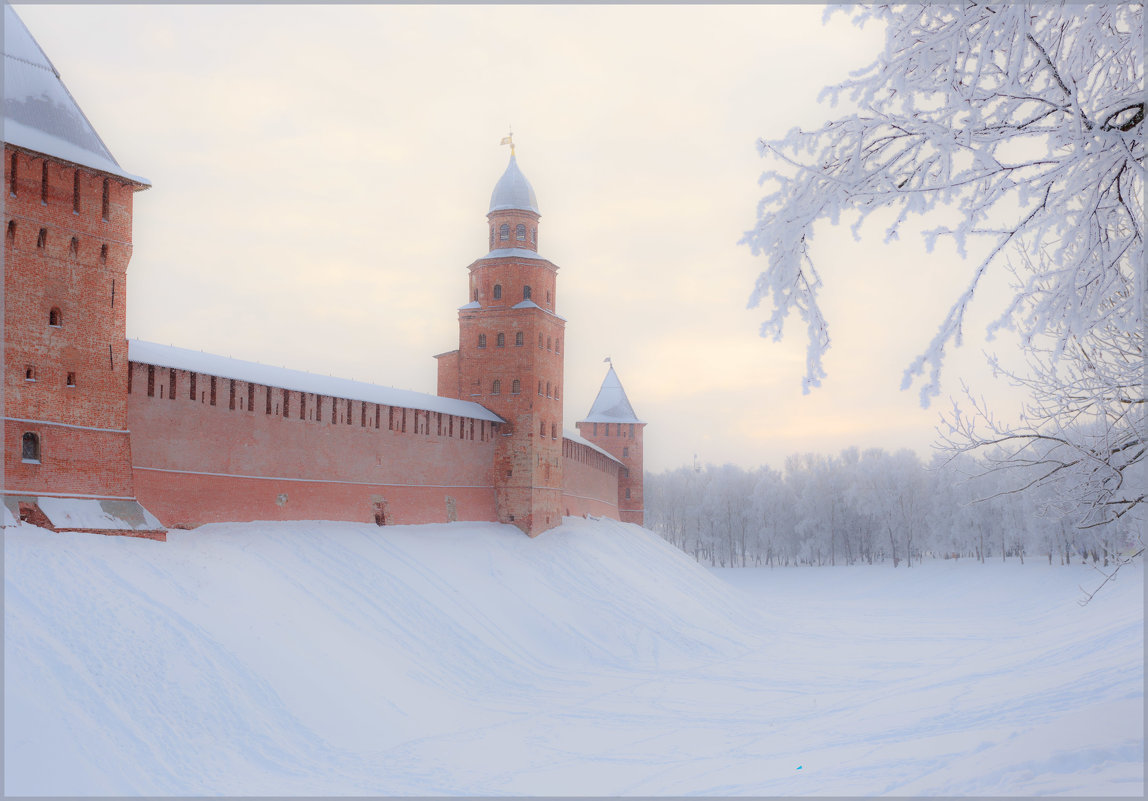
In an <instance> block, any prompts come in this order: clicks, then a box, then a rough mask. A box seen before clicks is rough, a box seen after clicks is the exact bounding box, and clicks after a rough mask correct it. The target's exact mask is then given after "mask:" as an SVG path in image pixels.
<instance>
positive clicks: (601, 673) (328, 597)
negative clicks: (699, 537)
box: [5, 519, 750, 795]
mask: <svg viewBox="0 0 1148 801" xmlns="http://www.w3.org/2000/svg"><path fill="white" fill-rule="evenodd" d="M5 538H6V542H5V599H6V624H7V625H6V642H5V647H6V660H7V675H6V681H7V686H6V701H7V707H6V724H7V738H6V764H7V766H8V770H7V775H8V778H7V786H6V791H7V792H8V793H10V794H11V793H16V794H24V793H27V794H37V793H55V794H61V795H63V794H71V793H79V794H83V793H112V794H119V793H124V794H133V793H144V794H168V793H186V792H207V793H213V792H231V793H243V792H248V791H255V790H258V792H259V793H260V794H263V793H271V794H279V793H288V792H293V793H297V792H300V791H301V790H300V788H311V791H313V792H317V793H323V792H329V791H330V789H331V787H332V783H333V785H334V786H335V787H337V788H339V789H341V790H344V791H347V792H360V791H364V790H372V789H375V790H378V789H381V790H382V791H384V792H394V791H396V790H403V789H407V790H412V791H419V790H422V791H426V792H431V791H433V789H434V788H435V787H436V786H437V785H435V783H434V781H433V780H432V781H431V783H430V784H429V785H428V784H426V783H425V782H426V780H427V777H424V776H417V777H412V776H404V777H394V778H395V779H397V780H398V781H397V783H396V782H395V781H394V780H393V779H392V780H385V781H382V787H381V788H380V787H379V786H378V785H372V786H370V787H363V788H359V787H358V786H357V784H356V782H355V780H347V782H349V784H350V786H348V783H345V782H342V781H340V780H339V779H337V778H333V777H334V776H337V775H338V773H339V768H338V766H339V765H340V763H341V760H343V759H345V758H346V755H345V754H343V749H354V750H355V751H369V752H385V751H386V750H387V749H390V748H393V747H395V746H396V745H398V744H400V743H404V742H408V741H411V740H417V739H419V738H424V737H428V736H432V735H436V734H440V733H441V732H443V731H454V730H457V729H460V728H462V729H470V728H473V727H478V726H482V725H484V724H486V723H489V716H490V714H491V711H492V709H493V710H505V711H506V713H507V714H509V715H510V716H511V717H517V716H521V715H523V714H524V711H525V710H529V709H530V708H531V707H534V706H536V705H538V704H547V705H553V704H558V705H561V704H562V702H563V701H562V694H563V691H564V689H566V688H569V689H577V690H578V691H579V694H582V693H584V691H585V690H586V688H587V687H588V686H591V684H590V683H591V678H592V681H593V682H596V683H598V684H600V685H601V687H602V689H603V691H608V690H610V689H612V688H613V684H612V681H613V679H612V678H611V677H612V675H613V674H614V673H616V674H617V675H618V676H620V677H625V676H631V675H632V672H633V671H634V670H639V671H652V672H653V671H656V672H662V671H673V670H674V669H677V668H682V667H685V666H688V665H690V664H697V663H698V662H699V661H705V660H720V659H728V658H730V657H731V656H733V655H736V654H737V653H741V652H744V650H745V642H746V641H747V637H748V636H750V635H748V633H747V631H746V630H745V629H744V628H742V627H741V626H740V625H739V623H738V621H739V620H740V619H741V618H743V617H744V610H739V609H738V606H737V598H736V597H735V591H733V590H731V589H730V588H729V587H728V585H725V584H724V583H722V582H721V581H719V580H718V579H716V578H714V577H713V576H712V575H710V574H709V573H708V572H707V571H705V570H704V569H702V568H700V567H698V566H697V565H696V564H695V563H694V562H693V560H692V559H690V558H689V557H687V556H685V555H683V554H682V553H681V552H679V551H677V550H676V549H673V548H672V547H670V546H668V545H667V544H665V543H664V542H663V541H662V540H660V539H659V538H658V537H657V536H655V535H653V534H651V533H649V532H648V531H645V530H643V529H641V528H638V527H637V526H630V525H624V524H620V523H615V522H612V521H606V520H603V521H585V520H580V519H569V520H568V521H567V523H566V524H565V525H563V526H562V527H561V528H559V529H556V530H553V531H550V532H547V533H546V534H545V535H543V536H542V537H540V538H538V539H536V540H530V539H528V538H526V537H525V536H523V535H522V534H521V533H520V532H519V531H518V530H517V529H515V528H513V527H510V526H501V525H497V524H489V523H455V524H446V525H431V526H397V527H393V528H390V527H388V528H385V529H380V528H378V527H376V526H372V525H358V524H350V523H247V524H219V525H213V526H206V527H203V528H200V529H197V530H195V531H191V532H180V531H172V532H171V533H170V535H169V538H170V539H169V541H168V542H167V543H166V544H164V543H156V542H151V541H146V540H136V539H127V538H115V537H103V536H97V535H52V534H49V533H46V532H42V531H40V530H39V529H34V528H31V527H28V526H21V527H20V528H19V529H8V530H7V531H6V534H5ZM591 674H592V675H591ZM582 676H588V678H581V677H582ZM476 701H481V707H476V706H475V702H476ZM249 760H252V761H254V762H255V763H256V764H255V765H254V766H253V765H251V764H244V763H248V762H249ZM301 764H306V765H308V766H309V767H307V768H304V769H303V770H304V772H305V773H307V774H311V775H314V774H319V775H323V774H326V775H327V776H328V777H329V779H328V783H326V784H316V785H310V784H307V783H306V782H304V783H303V784H300V783H299V780H298V778H297V777H298V774H299V771H300V770H301V768H300V765H301ZM332 772H333V773H332ZM354 772H355V773H360V772H361V767H360V769H359V770H355V771H354ZM252 773H255V774H258V775H259V776H260V778H259V780H258V781H257V782H256V783H255V784H253V785H251V786H248V785H247V779H246V777H247V776H248V775H250V774H252ZM265 773H267V774H270V775H271V776H274V777H278V778H268V776H266V775H263V774H265Z"/></svg>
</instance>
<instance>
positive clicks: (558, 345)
mask: <svg viewBox="0 0 1148 801" xmlns="http://www.w3.org/2000/svg"><path fill="white" fill-rule="evenodd" d="M554 352H555V353H561V352H562V340H561V339H558V338H555V340H554Z"/></svg>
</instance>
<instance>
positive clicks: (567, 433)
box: [562, 428, 625, 465]
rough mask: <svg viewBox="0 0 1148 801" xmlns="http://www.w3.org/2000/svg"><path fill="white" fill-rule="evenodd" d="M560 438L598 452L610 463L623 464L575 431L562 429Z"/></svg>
mask: <svg viewBox="0 0 1148 801" xmlns="http://www.w3.org/2000/svg"><path fill="white" fill-rule="evenodd" d="M562 436H564V437H565V438H566V439H568V440H570V441H571V442H576V443H578V444H579V445H585V446H586V447H587V448H592V449H593V450H596V451H598V453H600V454H602V455H603V456H605V457H606V458H607V459H609V460H610V461H611V462H617V463H618V464H621V465H624V464H625V462H623V461H622V460H621V459H619V458H618V457H616V456H612V455H610V454H609V453H607V452H606V451H604V450H602V449H601V448H599V447H598V446H597V445H595V444H594V443H593V442H591V441H590V440H588V439H585V438H583V437H582V435H581V434H579V433H578V432H577V431H573V430H571V429H569V428H564V429H562Z"/></svg>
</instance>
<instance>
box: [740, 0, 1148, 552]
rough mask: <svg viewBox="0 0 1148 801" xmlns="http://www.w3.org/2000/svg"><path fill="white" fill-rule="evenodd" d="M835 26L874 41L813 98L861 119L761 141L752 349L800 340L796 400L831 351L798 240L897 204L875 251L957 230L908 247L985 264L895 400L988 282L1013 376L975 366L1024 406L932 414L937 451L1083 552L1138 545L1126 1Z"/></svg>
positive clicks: (1138, 331) (1137, 173) (1142, 435)
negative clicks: (861, 30)
mask: <svg viewBox="0 0 1148 801" xmlns="http://www.w3.org/2000/svg"><path fill="white" fill-rule="evenodd" d="M853 19H854V22H855V23H856V24H858V25H863V24H865V23H867V22H870V21H879V22H881V23H884V25H885V26H886V39H885V49H884V52H883V53H882V54H881V55H880V56H879V57H878V59H877V60H876V61H875V62H874V63H873V64H872V65H870V66H869V67H867V68H865V69H863V70H860V71H859V72H858V73H856V74H855V75H853V76H852V77H851V78H850V79H849V80H847V81H845V82H844V83H842V84H841V85H839V86H835V87H832V88H830V89H828V90H826V92H825V96H827V97H828V98H829V99H830V100H831V101H833V102H834V103H836V102H837V101H838V100H839V99H841V98H846V99H848V100H849V101H850V102H851V103H852V104H853V105H854V107H855V108H856V109H857V111H856V112H855V113H852V114H848V115H845V116H843V117H842V118H840V119H838V120H834V121H832V122H829V123H826V124H825V125H823V126H822V127H821V128H820V129H818V130H816V131H801V130H793V131H791V132H790V133H789V134H788V135H787V136H786V137H785V138H784V139H781V140H777V141H762V142H760V143H759V146H760V150H761V152H762V154H763V155H766V156H770V157H772V158H773V160H774V167H773V168H772V169H770V170H769V171H767V172H766V173H765V174H764V175H763V176H762V179H761V180H762V183H763V184H766V185H768V186H770V187H771V188H772V190H773V191H772V192H770V193H769V194H768V195H767V196H766V197H765V198H764V199H763V200H762V202H761V204H760V206H759V208H758V222H757V225H756V226H755V227H754V229H753V230H752V231H750V232H748V233H747V234H746V236H745V238H744V240H743V241H744V242H745V243H747V244H748V245H749V246H750V247H751V248H752V249H753V251H754V252H755V253H757V254H761V255H763V256H764V257H765V258H766V260H767V265H766V268H765V271H764V272H763V273H762V274H761V275H760V276H759V277H758V279H757V283H756V286H755V288H754V291H753V293H752V295H751V298H750V305H751V306H756V305H758V304H759V303H761V302H762V301H763V300H765V299H766V298H771V299H772V302H773V312H772V314H771V316H770V318H769V320H768V321H767V322H766V323H765V325H764V326H763V327H762V333H763V335H764V334H772V335H773V336H774V337H780V336H781V332H782V324H783V323H784V321H785V320H786V318H787V317H788V316H789V314H791V313H792V312H793V311H796V312H797V313H798V314H799V315H800V316H801V317H802V319H804V320H805V321H806V323H807V325H808V327H809V344H808V355H807V365H808V366H807V370H806V375H805V378H804V388H805V390H806V391H809V388H810V387H815V386H818V385H819V384H820V381H821V379H822V378H823V377H824V376H825V372H824V370H823V369H822V366H821V365H822V357H823V355H824V353H825V352H826V350H827V349H828V347H829V344H830V337H829V325H828V322H827V321H826V320H825V318H824V316H823V315H822V313H821V310H820V308H819V306H818V292H819V290H820V288H821V281H820V278H819V276H818V273H817V270H816V268H815V264H816V259H815V255H814V252H813V250H812V248H811V246H810V240H811V237H812V232H813V226H814V224H815V223H817V222H818V221H821V220H827V221H829V222H830V223H833V224H836V223H837V222H838V221H839V220H840V218H841V215H842V214H843V213H846V212H848V213H851V214H854V215H855V216H856V217H857V222H856V223H855V224H854V226H853V232H854V236H857V231H858V229H859V227H860V226H861V224H862V223H863V222H864V221H865V220H866V219H867V218H868V217H869V215H870V214H872V213H873V212H875V211H877V210H879V209H893V210H895V211H896V216H895V218H894V220H893V222H892V224H891V225H890V226H889V228H888V230H887V231H886V234H885V236H886V240H889V239H894V238H896V237H897V236H898V235H899V233H900V231H901V228H902V226H903V225H904V224H905V222H906V221H907V220H909V219H910V218H912V217H921V218H925V217H929V216H939V215H941V214H944V215H946V216H949V217H954V218H955V220H956V222H955V223H950V224H948V225H938V226H937V227H935V228H933V229H932V230H927V231H926V232H925V243H926V246H927V247H928V249H929V250H930V251H932V248H933V247H934V245H935V243H936V242H937V240H938V239H939V238H941V237H948V238H950V239H951V240H952V241H953V242H954V244H955V246H956V249H957V252H958V253H959V254H961V255H962V256H965V257H967V254H968V253H969V252H970V245H971V244H972V243H973V242H974V241H980V242H983V243H985V244H984V246H982V247H981V248H980V249H979V250H978V252H983V253H987V255H984V256H980V257H978V258H977V259H973V260H968V261H967V262H966V264H967V265H968V266H967V269H968V280H967V283H966V285H965V289H964V291H963V292H962V293H961V294H960V295H959V296H958V297H957V298H956V299H955V300H954V302H953V303H952V306H951V308H950V309H949V312H948V314H947V315H946V316H945V317H944V319H943V320H942V321H940V325H939V327H938V329H937V332H936V334H935V335H934V336H933V338H932V340H931V341H930V342H929V343H928V344H927V346H926V347H925V348H924V350H923V351H922V352H921V353H920V354H919V355H918V356H917V358H916V359H915V360H914V361H913V362H912V363H911V364H910V365H908V367H907V368H906V370H905V373H904V379H903V384H902V388H908V387H910V386H912V385H913V384H915V383H919V387H920V400H921V404H922V405H923V406H928V404H929V402H930V400H931V399H932V398H933V397H935V396H936V395H937V394H938V392H939V388H940V374H941V368H942V364H943V362H944V357H945V351H946V348H947V347H949V346H950V345H953V346H957V345H960V344H961V338H962V330H963V327H964V325H965V322H966V319H967V314H968V309H969V307H970V304H971V303H972V301H973V299H974V296H975V295H976V293H977V290H978V288H979V287H980V286H981V285H982V284H983V283H984V278H985V276H986V275H987V274H989V273H990V272H993V271H997V272H999V271H1005V272H1006V273H1007V274H1008V275H1009V277H1010V283H1011V286H1012V288H1013V293H1014V294H1013V296H1012V298H1011V300H1009V301H1008V302H1007V303H1006V304H1005V305H1004V308H1001V309H1000V310H999V314H998V315H997V317H996V319H995V321H994V322H993V323H992V324H991V325H990V327H989V330H988V334H989V335H990V336H991V335H992V334H993V333H994V332H995V331H997V330H998V329H1001V328H1007V329H1011V330H1014V331H1015V332H1016V333H1017V334H1018V335H1019V338H1020V342H1021V346H1022V348H1023V349H1024V353H1025V356H1026V359H1027V361H1028V370H1027V371H1026V372H1024V373H1020V372H1017V371H1011V372H1010V371H1006V370H1004V368H1003V367H1001V365H1000V364H999V363H997V362H995V361H993V362H992V364H993V367H994V371H995V372H996V373H997V374H998V375H999V376H1003V377H1005V378H1006V379H1008V380H1009V381H1011V382H1012V383H1013V384H1015V385H1018V386H1021V387H1023V388H1024V389H1025V390H1027V393H1028V397H1029V398H1030V401H1029V402H1028V403H1027V404H1026V405H1025V407H1024V408H1023V410H1022V414H1021V417H1020V421H1019V422H1018V423H1015V424H1010V425H1004V424H1001V423H999V422H998V421H997V420H996V419H994V417H993V414H992V410H990V409H988V408H986V407H985V406H984V405H983V404H980V403H978V402H976V401H975V399H973V398H972V397H971V395H970V397H969V402H968V404H967V406H966V407H965V408H964V409H962V408H961V407H960V406H957V405H954V408H953V411H952V412H951V414H950V415H949V417H948V418H947V420H946V422H947V432H944V433H943V436H944V445H946V446H947V448H948V450H949V451H950V453H952V454H954V455H955V456H957V457H961V456H966V455H976V456H978V457H980V458H981V459H982V460H983V461H982V462H981V465H982V471H983V473H984V474H987V475H992V474H1002V475H1004V478H1005V479H1006V480H1005V482H1004V483H1003V484H998V485H995V486H996V490H995V492H996V493H997V495H1000V494H1011V493H1015V492H1036V493H1037V494H1038V495H1039V496H1040V497H1041V498H1043V499H1044V500H1042V502H1041V503H1042V505H1043V512H1042V513H1047V514H1056V515H1059V516H1061V517H1064V518H1070V519H1072V520H1073V522H1074V525H1075V527H1077V528H1078V529H1079V530H1082V531H1092V532H1094V533H1095V536H1097V537H1099V538H1101V539H1103V538H1105V537H1108V536H1109V533H1108V532H1106V531H1105V529H1106V527H1109V526H1111V525H1112V524H1113V523H1114V522H1116V521H1122V522H1127V518H1128V517H1132V518H1135V519H1136V524H1137V530H1139V524H1140V523H1141V522H1142V521H1143V510H1144V503H1145V493H1144V492H1143V491H1142V488H1143V487H1144V486H1145V485H1146V484H1148V476H1146V475H1145V465H1146V460H1145V455H1146V453H1148V444H1146V443H1148V439H1146V435H1148V432H1146V430H1145V414H1146V412H1145V409H1146V407H1148V404H1146V392H1145V373H1144V365H1145V351H1144V304H1145V300H1146V294H1148V293H1146V289H1145V267H1144V239H1143V231H1144V207H1143V195H1144V137H1143V134H1144V63H1143V49H1144V41H1143V5H1142V4H1141V3H1125V4H1097V5H1068V4H1031V5H1019V4H1001V5H993V4H983V3H977V2H968V1H966V2H964V3H962V4H960V5H953V4H924V5H904V6H893V5H880V6H873V7H865V8H862V9H860V10H856V11H854V12H853ZM1005 474H1007V475H1005ZM1141 544H1142V543H1141ZM1101 547H1102V549H1103V550H1105V551H1106V552H1107V550H1108V549H1107V546H1106V545H1102V546H1101ZM1140 552H1141V553H1142V552H1143V551H1142V549H1141V550H1140ZM1117 566H1118V567H1119V563H1118V565H1117Z"/></svg>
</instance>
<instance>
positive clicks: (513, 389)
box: [510, 378, 522, 395]
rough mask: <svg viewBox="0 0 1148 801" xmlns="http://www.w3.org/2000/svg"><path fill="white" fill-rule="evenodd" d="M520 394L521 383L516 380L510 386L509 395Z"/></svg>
mask: <svg viewBox="0 0 1148 801" xmlns="http://www.w3.org/2000/svg"><path fill="white" fill-rule="evenodd" d="M521 392H522V382H521V381H519V380H518V379H517V378H516V379H514V381H513V382H512V383H511V384H510V394H511V395H518V394H519V393H521Z"/></svg>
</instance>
